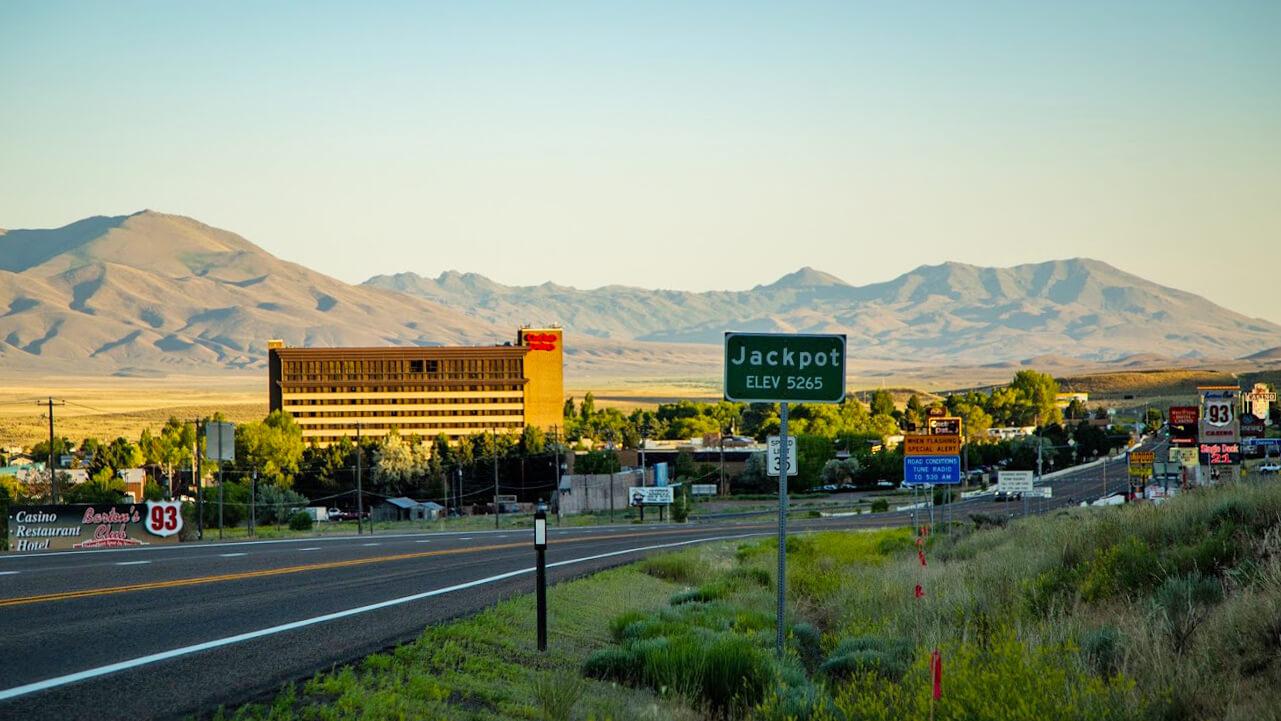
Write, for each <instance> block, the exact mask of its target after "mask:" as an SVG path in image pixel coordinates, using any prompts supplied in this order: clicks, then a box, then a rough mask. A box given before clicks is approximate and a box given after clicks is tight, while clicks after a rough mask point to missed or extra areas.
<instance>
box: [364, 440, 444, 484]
mask: <svg viewBox="0 0 1281 721" xmlns="http://www.w3.org/2000/svg"><path fill="white" fill-rule="evenodd" d="M429 455H430V452H429V451H428V449H427V447H426V446H425V445H423V444H422V443H413V442H409V441H405V440H404V439H402V438H401V437H400V434H399V433H396V432H394V431H393V432H391V433H388V434H387V435H386V436H385V437H384V438H383V441H382V444H381V445H380V447H379V449H378V450H377V451H376V452H375V453H374V464H373V469H372V471H373V472H372V474H371V477H372V479H373V482H374V485H375V486H376V487H379V488H380V489H381V490H382V491H384V492H385V493H387V494H388V495H408V494H409V493H410V492H413V491H417V490H418V489H420V488H421V487H422V481H423V479H424V477H425V476H426V475H427V471H428V457H429Z"/></svg>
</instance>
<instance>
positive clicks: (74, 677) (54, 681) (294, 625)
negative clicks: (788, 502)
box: [0, 531, 771, 701]
mask: <svg viewBox="0 0 1281 721" xmlns="http://www.w3.org/2000/svg"><path fill="white" fill-rule="evenodd" d="M770 533H771V532H770V531H764V532H759V533H739V534H736V535H730V536H708V537H705V538H695V539H691V540H688V541H677V542H675V543H663V544H659V545H655V546H642V547H640V548H628V549H626V550H622V551H612V552H610V553H601V554H598V555H595V556H584V557H583V558H573V559H570V560H568V561H558V562H556V563H549V564H547V567H548V568H556V567H557V566H569V565H572V564H575V563H586V562H587V561H597V560H600V559H602V558H610V557H611V556H623V555H626V554H629V553H640V552H642V551H656V550H659V549H663V548H675V547H676V546H688V545H691V544H695V543H706V542H708V541H728V540H733V539H735V538H750V537H752V536H762V535H769V534H770ZM533 572H534V567H533V566H530V567H529V568H521V569H518V570H515V571H508V572H507V573H500V574H498V575H497V576H490V577H488V578H481V579H478V580H475V581H468V582H467V583H460V584H457V585H454V586H447V587H445V588H438V589H436V590H434V591H425V592H423V593H415V594H413V595H412V596H401V597H400V598H393V599H391V600H388V601H380V602H378V603H371V604H369V605H368V606H359V607H357V608H350V609H347V610H345V611H336V612H334V613H327V614H325V615H323V616H315V617H313V618H304V619H302V620H301V621H293V622H290V623H282V624H280V625H279V626H272V627H270V628H264V629H260V630H258V631H249V632H247V633H241V634H237V635H235V636H228V637H226V638H219V639H214V640H213V641H205V642H204V643H198V644H195V645H194V646H183V647H181V648H175V649H171V650H169V651H161V652H160V653H153V654H150V655H147V656H139V657H138V658H131V659H129V660H128V661H120V662H118V663H112V664H108V665H106V666H99V667H97V668H90V669H86V670H84V671H77V672H76V673H69V674H66V675H65V676H56V677H54V678H50V679H45V680H44V681H36V682H35V683H29V684H25V685H22V686H15V687H13V688H9V689H5V690H3V691H0V701H6V700H8V699H11V698H17V697H19V696H25V695H27V694H29V693H36V692H37V691H47V690H49V689H51V688H58V687H59V686H66V685H67V684H70V683H76V682H79V681H84V680H86V679H91V678H97V677H99V676H106V675H108V674H113V673H116V672H118V671H127V670H129V669H132V668H138V667H139V666H147V665H150V664H153V663H157V662H160V661H168V660H169V659H172V658H179V657H181V656H189V655H191V654H193V653H199V652H201V651H208V650H210V649H215V648H221V647H223V646H230V645H232V644H236V643H241V642H242V641H252V640H253V639H256V638H263V637H264V636H274V635H275V634H278V633H285V632H286V631H293V630H295V629H299V628H305V627H307V626H314V625H316V624H318V623H325V622H326V621H337V620H338V619H340V618H348V617H350V616H355V615H358V614H362V613H369V612H370V611H377V610H380V609H384V608H389V607H391V606H399V605H402V604H406V603H412V602H414V601H421V600H423V599H424V598H431V597H433V596H443V595H445V594H446V593H453V592H455V591H464V590H466V589H469V588H475V587H476V586H483V585H486V584H489V583H496V582H498V581H502V580H505V579H508V578H512V577H513V576H521V575H524V574H527V573H533Z"/></svg>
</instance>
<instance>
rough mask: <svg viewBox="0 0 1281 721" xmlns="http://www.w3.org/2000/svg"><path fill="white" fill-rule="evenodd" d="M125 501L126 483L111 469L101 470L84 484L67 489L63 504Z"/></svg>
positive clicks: (63, 495) (63, 494)
mask: <svg viewBox="0 0 1281 721" xmlns="http://www.w3.org/2000/svg"><path fill="white" fill-rule="evenodd" d="M124 499H125V482H124V481H123V480H121V479H120V478H117V477H116V474H115V472H114V471H113V470H111V469H110V468H106V467H104V468H100V469H98V471H97V472H95V473H94V474H93V476H91V477H90V478H89V480H87V481H85V482H84V483H77V484H76V485H74V486H72V487H70V488H66V489H65V490H64V491H63V492H62V501H63V503H120V502H122V501H123V500H124Z"/></svg>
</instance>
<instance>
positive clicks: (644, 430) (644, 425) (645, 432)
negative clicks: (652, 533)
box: [640, 419, 724, 520]
mask: <svg viewBox="0 0 1281 721" xmlns="http://www.w3.org/2000/svg"><path fill="white" fill-rule="evenodd" d="M640 437H641V447H640V461H641V482H640V484H641V486H644V485H645V445H646V444H645V441H646V439H647V438H649V421H646V420H643V419H642V420H641V427H640ZM721 459H722V461H724V453H723V452H722V455H721ZM722 465H724V463H722ZM644 515H645V507H644V506H641V517H642V520H643V519H644Z"/></svg>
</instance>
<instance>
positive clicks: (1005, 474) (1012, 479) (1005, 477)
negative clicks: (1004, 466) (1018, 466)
mask: <svg viewBox="0 0 1281 721" xmlns="http://www.w3.org/2000/svg"><path fill="white" fill-rule="evenodd" d="M996 490H998V491H1004V492H1006V493H1029V492H1031V490H1032V472H1031V471H1000V472H998V473H997V474H996Z"/></svg>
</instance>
